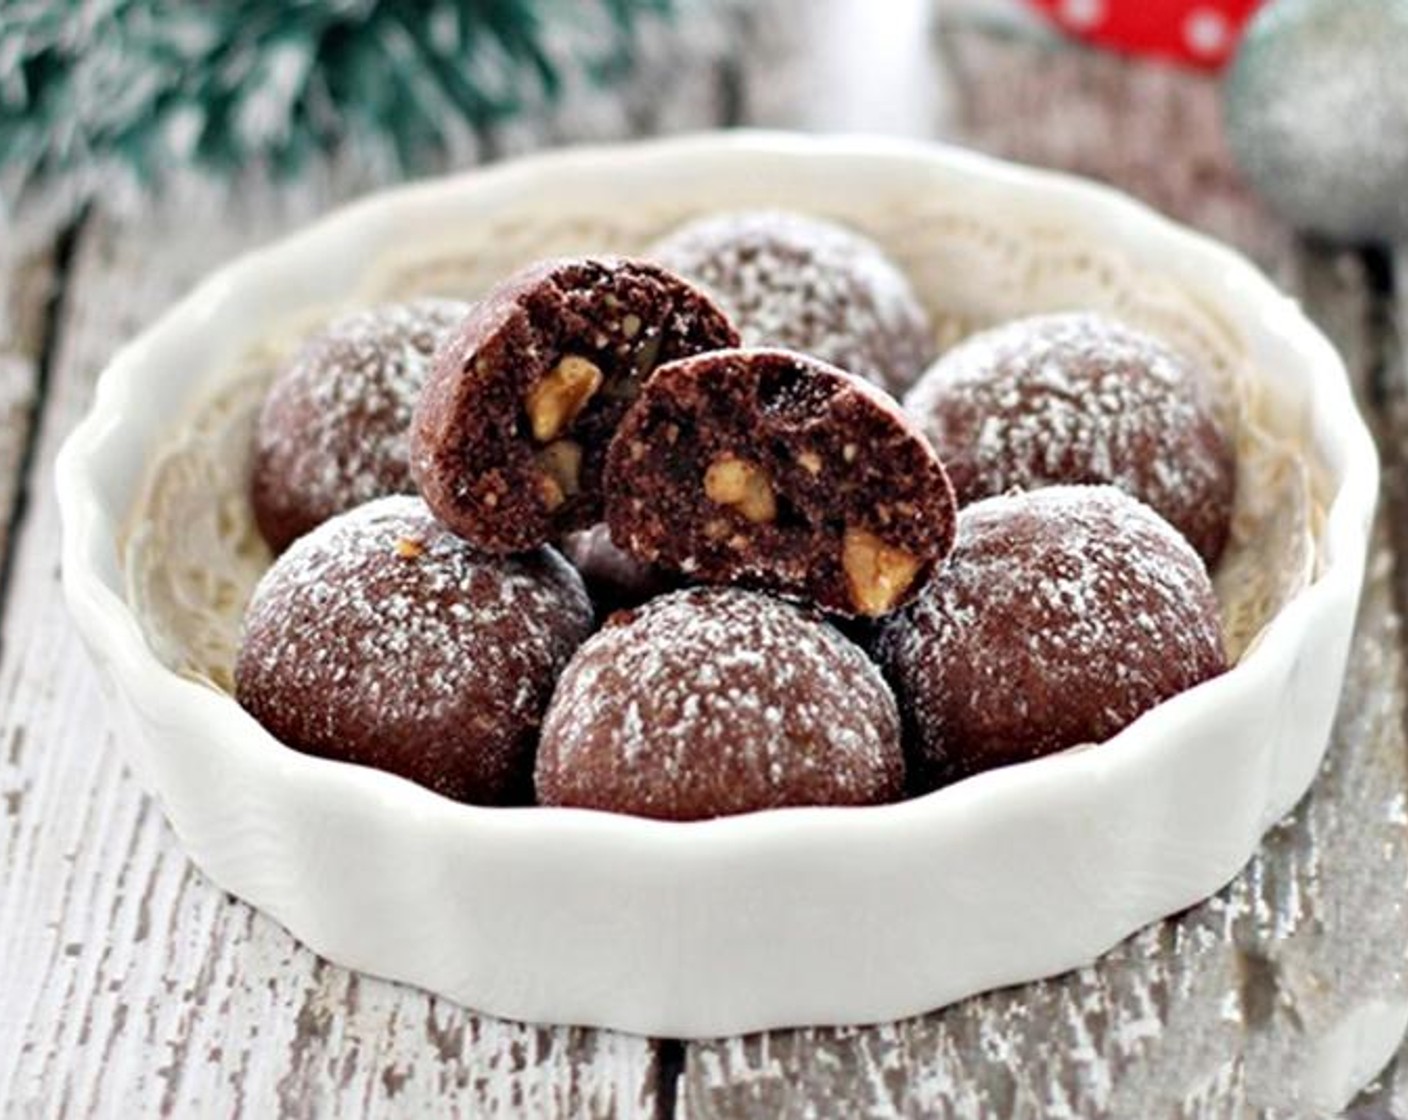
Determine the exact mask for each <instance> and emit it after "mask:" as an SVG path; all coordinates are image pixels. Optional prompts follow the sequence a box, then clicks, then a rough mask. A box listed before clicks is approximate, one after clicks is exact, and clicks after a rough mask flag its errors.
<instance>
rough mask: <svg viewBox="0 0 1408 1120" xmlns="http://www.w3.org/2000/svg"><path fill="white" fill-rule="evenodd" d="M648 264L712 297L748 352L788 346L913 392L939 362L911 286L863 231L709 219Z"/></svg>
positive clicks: (807, 222)
mask: <svg viewBox="0 0 1408 1120" xmlns="http://www.w3.org/2000/svg"><path fill="white" fill-rule="evenodd" d="M648 255H650V256H652V257H654V258H655V259H656V260H659V261H661V262H662V263H663V264H665V265H666V266H667V267H669V268H672V269H674V270H675V271H676V272H678V273H680V274H681V275H683V276H688V277H689V278H690V279H692V280H696V281H698V282H699V283H700V284H703V285H704V286H705V287H706V288H708V289H709V291H711V292H712V293H713V294H714V296H715V297H716V298H717V299H718V301H719V303H720V305H721V306H722V307H723V308H724V310H725V311H727V312H728V314H729V317H730V318H731V319H732V320H733V322H734V324H735V325H736V326H737V327H738V330H739V333H740V334H741V335H742V337H743V344H744V345H745V346H781V347H784V348H786V349H788V350H799V351H801V352H802V353H804V354H811V355H812V356H813V357H817V358H820V359H821V360H822V361H825V362H830V363H831V364H832V365H835V366H840V367H841V368H842V369H844V370H846V371H847V372H848V373H854V374H856V375H857V376H858V377H864V378H865V379H866V380H867V381H872V382H874V383H875V384H876V385H879V386H881V387H882V388H886V389H889V390H890V391H891V392H894V393H900V392H903V391H904V390H905V389H906V388H907V387H908V386H909V385H910V384H911V383H912V382H913V381H914V379H915V378H916V377H918V376H919V374H920V373H921V372H922V371H923V369H924V366H925V365H926V364H927V363H928V361H929V359H930V358H931V357H933V352H934V330H933V327H932V326H931V325H930V323H929V317H928V315H927V314H925V311H924V308H923V306H922V305H921V304H920V302H919V300H918V299H917V298H916V296H915V294H914V291H913V289H912V288H911V287H910V284H909V281H908V280H907V279H905V276H904V274H903V273H902V272H901V271H900V270H899V269H898V268H897V267H896V266H895V264H894V263H893V262H892V261H891V260H890V258H889V257H887V256H886V255H885V253H884V251H883V250H882V249H881V248H880V246H878V245H877V244H875V242H873V241H871V240H870V239H869V238H867V237H864V236H862V235H861V234H859V233H857V232H856V231H854V230H851V229H846V228H845V227H844V226H839V225H836V224H835V223H833V222H827V221H822V220H821V219H819V218H812V217H808V216H807V215H804V214H795V213H788V212H785V211H771V210H762V211H746V212H742V213H728V214H718V215H714V216H710V217H705V218H700V219H698V220H697V221H693V222H690V223H689V224H688V225H685V226H682V227H681V228H680V229H678V230H676V231H675V232H674V233H672V234H670V235H669V236H667V237H665V238H664V239H663V240H661V241H658V242H656V243H655V245H654V246H652V247H651V249H650V250H649V252H648Z"/></svg>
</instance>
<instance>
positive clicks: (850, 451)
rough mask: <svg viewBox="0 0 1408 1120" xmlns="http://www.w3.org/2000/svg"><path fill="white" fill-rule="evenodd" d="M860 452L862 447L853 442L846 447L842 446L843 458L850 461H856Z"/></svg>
mask: <svg viewBox="0 0 1408 1120" xmlns="http://www.w3.org/2000/svg"><path fill="white" fill-rule="evenodd" d="M859 453H860V448H859V447H857V446H856V445H855V444H853V443H848V444H846V446H845V447H843V448H841V458H843V459H845V460H846V462H848V463H854V462H855V461H856V456H857V455H858V454H859Z"/></svg>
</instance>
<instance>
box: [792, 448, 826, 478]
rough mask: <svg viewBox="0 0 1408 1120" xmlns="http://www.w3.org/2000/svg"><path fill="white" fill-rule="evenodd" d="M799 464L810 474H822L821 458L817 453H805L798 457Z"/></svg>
mask: <svg viewBox="0 0 1408 1120" xmlns="http://www.w3.org/2000/svg"><path fill="white" fill-rule="evenodd" d="M797 462H798V464H800V465H801V468H802V469H803V470H804V471H806V472H807V473H808V474H820V473H821V456H820V455H818V454H817V453H816V452H815V451H803V452H801V453H800V454H799V455H798V456H797Z"/></svg>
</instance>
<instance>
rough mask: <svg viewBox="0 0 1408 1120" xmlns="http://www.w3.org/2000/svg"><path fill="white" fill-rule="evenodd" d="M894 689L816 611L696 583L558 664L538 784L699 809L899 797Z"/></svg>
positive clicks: (645, 805) (671, 812) (605, 802)
mask: <svg viewBox="0 0 1408 1120" xmlns="http://www.w3.org/2000/svg"><path fill="white" fill-rule="evenodd" d="M902 768H903V763H902V760H901V756H900V746H899V722H898V715H897V712H896V709H895V703H894V699H893V697H892V696H891V694H890V691H889V689H888V687H887V686H886V685H885V683H884V681H883V680H882V679H881V677H880V674H879V672H878V671H877V670H876V668H875V667H874V665H872V664H871V663H870V661H869V659H868V658H866V656H865V655H864V653H862V652H861V650H860V649H858V648H857V647H856V646H854V645H853V644H852V643H850V642H849V641H847V640H846V639H845V638H844V637H842V636H841V634H840V633H839V632H838V631H837V630H835V629H834V628H833V627H831V626H830V625H829V624H827V623H826V622H824V621H822V620H821V619H820V618H819V617H817V616H815V615H813V614H811V613H809V612H807V611H804V610H802V609H800V608H798V607H795V606H792V605H790V604H787V603H784V602H782V601H780V600H777V599H774V598H772V597H770V596H767V595H762V594H759V593H755V592H748V591H742V590H738V589H735V588H691V589H688V590H684V591H678V592H675V593H673V594H670V595H666V596H663V597H661V598H659V599H655V600H652V601H651V602H649V603H647V604H646V605H645V606H644V607H642V608H640V609H639V610H637V611H633V612H628V613H626V614H623V615H621V616H617V618H616V619H615V620H613V621H612V622H609V623H608V624H607V626H606V627H605V628H604V629H603V630H602V631H600V632H599V633H598V634H596V635H595V636H594V637H592V638H591V639H589V640H588V641H587V643H586V644H585V645H583V647H582V648H581V650H579V651H578V653H577V655H576V656H575V657H574V658H573V660H572V663H571V664H570V665H569V667H568V669H567V670H566V672H565V673H564V674H563V677H562V680H561V682H560V684H559V686H558V690H557V693H556V695H555V696H554V698H553V702H552V706H551V708H550V709H549V711H548V714H547V717H546V720H545V722H544V726H543V744H542V747H541V750H540V755H539V762H538V787H539V795H540V797H541V798H542V799H543V800H545V801H548V802H550V803H559V804H578V805H583V804H584V805H594V806H598V807H617V808H622V809H625V810H626V811H630V812H635V813H640V814H643V815H647V816H660V817H675V818H683V817H691V816H713V815H722V814H724V813H734V812H744V811H747V810H750V809H759V808H767V807H772V806H778V805H789V804H825V803H833V804H863V803H868V802H873V801H877V800H883V799H886V798H888V797H893V796H897V795H898V793H899V786H900V775H901V773H902Z"/></svg>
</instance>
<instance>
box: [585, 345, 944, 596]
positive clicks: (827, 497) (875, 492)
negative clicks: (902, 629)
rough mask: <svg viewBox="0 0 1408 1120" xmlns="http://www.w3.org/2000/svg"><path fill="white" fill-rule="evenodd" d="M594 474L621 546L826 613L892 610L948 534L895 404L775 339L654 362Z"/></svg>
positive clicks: (924, 448) (927, 460)
mask: <svg viewBox="0 0 1408 1120" xmlns="http://www.w3.org/2000/svg"><path fill="white" fill-rule="evenodd" d="M606 477H607V483H606V489H607V523H608V524H609V525H610V528H611V538H612V540H613V541H615V542H616V544H617V545H619V546H620V547H622V548H623V549H625V550H626V551H627V552H629V553H630V554H631V555H633V556H635V557H636V558H637V559H639V560H642V561H644V562H646V563H651V564H659V565H661V566H664V567H666V568H669V569H672V570H674V571H678V572H681V573H683V574H685V575H686V576H688V577H689V578H690V579H692V580H697V581H700V582H705V583H740V584H744V585H747V586H752V587H755V588H761V589H764V590H770V591H775V592H779V593H782V594H785V595H788V596H792V597H795V598H801V599H805V600H809V601H811V602H813V603H816V604H817V605H819V606H821V607H823V608H824V609H826V610H828V611H833V612H835V613H837V614H842V615H848V616H867V617H878V616H880V615H883V614H886V613H888V612H890V611H892V610H894V609H896V608H897V607H899V606H900V605H901V604H903V603H904V602H906V601H907V600H908V599H910V598H911V597H913V595H914V594H915V593H917V591H918V589H919V587H920V586H921V585H922V583H923V581H924V580H925V578H927V576H928V575H929V573H930V572H932V571H933V569H934V566H935V564H937V563H938V562H939V561H940V560H942V559H943V557H944V556H945V555H946V554H947V553H948V550H949V547H950V545H951V544H952V541H953V532H954V512H955V511H954V500H953V492H952V490H951V489H950V487H949V483H948V479H947V477H946V476H945V474H944V469H943V467H942V465H940V463H939V460H938V457H937V456H936V455H935V454H934V452H933V450H932V449H931V448H930V447H929V445H928V443H927V442H926V441H925V440H924V437H923V436H922V435H921V434H920V433H919V432H918V430H917V429H916V428H915V427H914V426H913V424H912V423H911V422H910V421H909V420H908V419H906V418H905V416H904V415H903V413H902V412H901V411H900V410H899V408H898V406H896V405H895V403H894V402H893V401H891V400H890V399H889V398H888V397H887V396H885V394H883V393H882V392H880V391H879V390H877V389H875V388H874V387H873V386H871V385H869V384H867V383H866V382H863V381H861V380H860V379H859V378H856V377H852V376H850V375H848V374H846V373H843V372H842V371H840V370H838V369H836V368H834V367H832V366H828V365H826V364H825V363H824V362H820V361H817V360H815V359H812V358H808V357H805V356H804V355H800V354H795V353H792V352H790V351H784V350H727V351H716V352H714V353H710V354H704V355H700V356H698V357H694V358H688V359H684V360H682V361H678V362H674V363H671V364H670V365H667V366H662V367H661V368H660V369H659V370H657V371H656V373H655V374H654V376H653V377H652V378H651V379H650V381H649V382H648V383H647V384H646V386H645V388H644V390H643V391H642V393H641V395H640V398H639V399H638V400H637V401H636V403H635V404H634V405H633V406H632V407H631V410H630V412H629V413H627V415H626V417H625V418H624V420H623V421H622V423H621V426H620V428H619V430H618V432H617V436H616V439H615V441H614V442H613V444H612V447H611V454H610V459H609V461H608V464H607V476H606Z"/></svg>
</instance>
